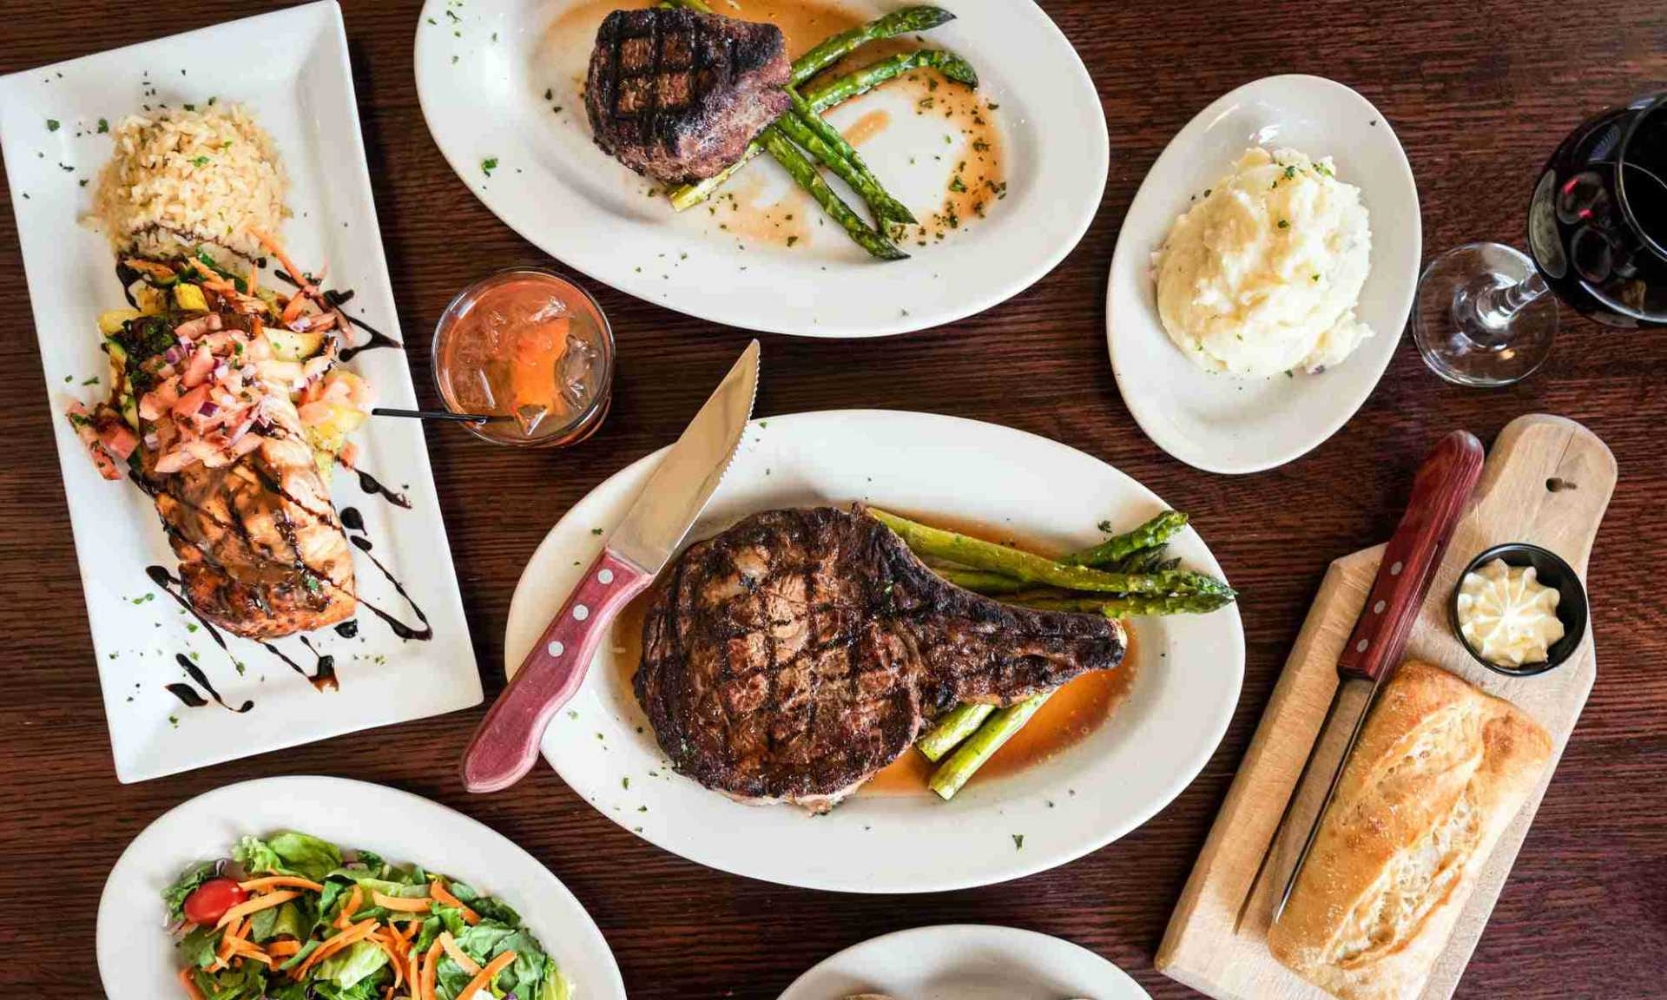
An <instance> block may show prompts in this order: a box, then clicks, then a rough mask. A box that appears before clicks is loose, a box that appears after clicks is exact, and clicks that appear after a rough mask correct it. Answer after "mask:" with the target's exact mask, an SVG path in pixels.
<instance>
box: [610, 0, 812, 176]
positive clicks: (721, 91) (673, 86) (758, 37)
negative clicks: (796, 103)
mask: <svg viewBox="0 0 1667 1000" xmlns="http://www.w3.org/2000/svg"><path fill="white" fill-rule="evenodd" d="M791 72H792V67H791V66H790V65H789V63H788V60H787V41H786V39H784V38H783V37H782V34H781V29H780V28H777V27H776V26H775V25H773V24H755V23H753V22H750V21H737V20H735V19H734V18H729V17H723V16H721V15H718V14H705V13H701V12H699V11H693V10H687V9H684V8H673V9H663V8H652V9H649V10H616V11H614V12H613V13H611V14H609V15H608V16H607V18H606V19H605V20H603V22H602V27H601V29H600V30H599V31H597V33H596V48H595V49H594V50H592V52H591V55H590V76H589V78H588V80H587V81H586V83H585V111H586V112H587V113H588V114H589V116H590V127H591V132H592V133H593V134H594V136H595V138H596V144H597V145H598V146H601V147H602V149H603V150H604V151H606V152H608V153H611V154H612V155H613V156H614V157H616V158H617V159H618V160H619V161H620V162H621V163H624V164H625V165H626V166H628V167H630V168H631V169H632V170H635V171H637V172H638V173H642V174H647V175H649V176H650V177H653V178H655V179H657V180H661V181H665V182H666V183H668V184H683V183H688V182H690V181H696V180H701V179H703V178H706V177H710V176H712V175H713V174H716V173H717V172H718V171H720V170H722V169H723V168H725V167H727V166H729V165H730V164H731V163H734V162H735V161H737V160H739V159H740V158H741V155H742V153H743V152H744V151H745V150H746V148H747V143H748V142H750V141H751V140H752V138H753V137H754V136H756V135H757V134H758V133H759V132H760V131H762V130H763V128H764V126H766V125H768V124H770V123H771V122H772V121H775V120H776V118H777V117H779V116H780V115H781V113H782V112H784V111H786V110H787V105H788V97H787V93H786V91H784V90H783V89H782V88H783V87H784V86H785V85H786V84H787V82H788V79H789V75H790V74H791Z"/></svg>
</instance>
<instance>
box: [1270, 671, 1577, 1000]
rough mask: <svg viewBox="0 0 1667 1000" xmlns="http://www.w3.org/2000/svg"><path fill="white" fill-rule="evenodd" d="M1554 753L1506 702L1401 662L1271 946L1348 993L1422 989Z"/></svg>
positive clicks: (1396, 995)
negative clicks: (1485, 869)
mask: <svg viewBox="0 0 1667 1000" xmlns="http://www.w3.org/2000/svg"><path fill="white" fill-rule="evenodd" d="M1550 757H1551V737H1550V736H1548V735H1547V734H1546V731H1545V730H1544V729H1543V728H1541V726H1540V725H1539V724H1538V723H1536V722H1535V721H1534V720H1533V719H1531V718H1529V717H1528V716H1527V715H1525V714H1524V713H1523V712H1521V711H1519V710H1518V709H1517V708H1516V707H1515V706H1513V705H1511V704H1510V703H1509V702H1506V701H1503V700H1501V699H1499V698H1495V697H1492V696H1491V695H1486V694H1483V693H1482V692H1481V691H1479V690H1477V689H1476V688H1475V687H1473V686H1471V685H1470V684H1469V683H1468V682H1466V681H1464V680H1462V679H1460V678H1458V677H1455V676H1454V675H1452V674H1450V673H1447V672H1446V671H1444V670H1441V669H1438V668H1436V667H1433V666H1430V665H1429V664H1427V663H1418V662H1409V663H1406V664H1404V665H1402V667H1401V668H1400V670H1399V671H1397V672H1396V673H1395V675H1394V676H1393V677H1392V678H1390V680H1389V682H1388V683H1387V684H1386V685H1384V688H1383V690H1382V691H1380V692H1379V693H1378V701H1377V703H1376V704H1375V705H1374V706H1373V708H1372V715H1371V718H1369V719H1367V720H1366V728H1365V729H1364V730H1363V731H1362V733H1361V735H1360V742H1359V743H1358V744H1356V746H1355V750H1354V753H1353V754H1352V755H1351V757H1350V759H1349V762H1348V766H1347V767H1346V768H1345V770H1344V772H1343V777H1342V780H1341V781H1340V782H1339V783H1338V786H1337V794H1336V797H1335V798H1334V799H1333V800H1332V804H1331V807H1330V809H1329V810H1327V813H1326V817H1325V821H1324V822H1323V823H1322V824H1321V826H1320V832H1319V835H1318V836H1317V837H1316V838H1315V841H1314V848H1313V851H1312V853H1311V854H1310V855H1309V858H1308V862H1307V864H1305V865H1304V866H1303V870H1302V874H1301V876H1300V877H1299V878H1298V879H1297V884H1296V887H1295V888H1294V889H1293V890H1292V893H1291V899H1290V902H1289V904H1288V905H1287V906H1286V908H1285V912H1284V914H1283V915H1282V916H1281V917H1280V920H1279V922H1278V923H1276V924H1275V925H1274V926H1273V927H1272V928H1271V929H1270V930H1269V932H1268V948H1269V949H1270V950H1271V951H1272V952H1273V955H1274V957H1275V958H1277V959H1279V961H1280V962H1282V963H1284V964H1285V965H1286V966H1289V967H1290V968H1291V969H1292V970H1294V971H1295V972H1296V973H1297V974H1298V975H1300V976H1302V977H1303V978H1304V979H1307V980H1308V981H1310V982H1312V983H1314V984H1315V985H1317V986H1319V987H1321V988H1322V989H1324V990H1326V991H1327V992H1329V993H1331V994H1333V995H1334V996H1338V997H1343V998H1345V1000H1413V998H1415V997H1417V996H1418V995H1419V994H1420V993H1422V992H1423V990H1424V983H1425V981H1426V980H1427V979H1428V978H1429V974H1430V969H1431V967H1432V966H1433V965H1434V964H1435V960H1436V958H1437V956H1439V955H1440V954H1441V951H1442V949H1443V948H1444V947H1446V944H1447V938H1448V936H1449V935H1450V934H1451V933H1452V930H1453V924H1454V922H1455V921H1456V920H1457V919H1458V916H1459V913H1460V911H1462V910H1463V909H1464V903H1465V900H1466V899H1468V898H1469V896H1470V891H1471V888H1472V887H1473V886H1474V885H1475V882H1476V876H1477V874H1478V872H1479V871H1480V870H1481V867H1482V865H1483V864H1484V863H1485V862H1486V861H1487V857H1488V855H1489V854H1490V853H1492V851H1493V847H1494V844H1496V843H1497V842H1498V840H1499V837H1500V834H1502V833H1504V831H1505V828H1506V827H1507V826H1509V825H1510V823H1511V820H1512V818H1513V817H1515V816H1516V814H1517V810H1518V809H1520V808H1521V806H1522V803H1523V800H1524V799H1525V798H1527V796H1528V793H1529V792H1530V791H1531V790H1532V789H1533V788H1534V786H1535V784H1536V783H1537V782H1538V781H1539V778H1540V774H1541V772H1542V771H1543V770H1544V769H1545V765H1546V762H1547V761H1548V760H1549V759H1550Z"/></svg>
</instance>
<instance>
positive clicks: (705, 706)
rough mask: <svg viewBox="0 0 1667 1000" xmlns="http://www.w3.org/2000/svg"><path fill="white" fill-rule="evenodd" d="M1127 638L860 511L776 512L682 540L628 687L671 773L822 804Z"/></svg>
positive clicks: (748, 795)
mask: <svg viewBox="0 0 1667 1000" xmlns="http://www.w3.org/2000/svg"><path fill="white" fill-rule="evenodd" d="M1126 645H1127V636H1126V635H1125V634H1124V632H1123V629H1122V626H1120V625H1119V624H1118V623H1117V622H1114V621H1110V620H1108V619H1106V618H1104V617H1102V616H1099V615H1084V614H1066V613H1058V612H1043V611H1029V610H1026V609H1023V608H1014V607H1009V606H1007V605H1004V604H1001V603H999V602H997V601H993V600H991V599H989V598H987V597H981V596H979V595H977V594H973V593H971V592H969V591H966V590H962V589H961V588H959V587H956V586H954V585H952V584H950V583H947V582H945V581H944V580H943V579H942V578H941V577H939V576H938V575H937V574H935V573H933V572H932V571H931V569H930V568H928V567H927V566H926V565H925V564H924V563H922V562H921V561H920V560H919V559H917V558H916V557H915V555H914V554H913V553H912V552H910V551H909V549H908V547H907V546H906V545H904V543H903V541H902V540H901V539H899V538H898V537H897V536H896V535H895V534H893V533H892V531H891V529H889V528H887V527H886V526H885V525H883V524H881V523H879V522H878V521H876V520H874V519H873V518H871V517H869V516H868V515H867V514H865V513H864V512H863V510H862V508H861V507H860V506H859V507H857V508H855V509H854V510H852V511H850V512H846V511H842V510H838V509H835V508H832V507H817V508H811V509H803V510H773V511H766V512H764V513H761V514H755V515H753V516H752V517H749V518H747V519H746V520H744V521H742V522H741V523H739V524H737V525H735V526H734V527H733V528H730V529H729V530H728V531H725V532H723V533H722V534H720V535H718V536H717V537H715V538H712V539H709V540H707V541H704V542H700V543H698V544H696V545H693V546H691V547H690V548H689V549H688V551H686V552H685V553H684V554H683V555H682V556H681V557H680V558H679V559H678V560H677V561H676V563H675V564H674V565H673V566H672V567H671V568H670V569H668V570H667V571H666V572H665V573H664V574H663V575H662V577H661V579H660V580H659V581H658V582H657V583H656V584H655V589H654V590H653V591H652V593H651V596H650V603H649V607H648V611H647V614H646V617H645V620H644V623H643V655H642V663H641V664H640V665H639V666H638V669H637V674H636V680H635V688H636V693H637V700H638V701H639V702H641V703H642V706H643V709H644V710H645V711H646V712H647V713H648V718H649V721H650V722H652V723H653V725H654V733H655V736H656V737H657V738H658V740H659V742H660V746H661V748H662V749H663V750H664V751H665V752H666V754H667V755H668V757H669V758H670V760H671V763H672V766H673V767H675V768H676V769H677V770H678V771H679V772H681V773H683V774H686V775H689V776H690V777H692V778H694V779H695V780H697V781H699V782H701V783H702V784H704V785H706V786H708V787H709V788H714V789H717V790H719V791H721V792H724V793H726V794H728V795H730V796H733V797H735V798H738V799H743V800H748V801H755V802H782V801H786V802H794V803H797V804H799V805H802V806H805V807H806V808H809V809H813V810H818V811H819V810H823V809H827V808H830V807H831V806H832V805H833V804H834V803H836V802H838V801H839V800H840V799H841V798H843V797H844V796H846V795H848V794H850V793H851V792H852V791H854V790H855V789H856V788H857V786H859V785H861V784H862V783H863V782H864V781H867V780H868V779H869V778H870V777H872V776H873V775H874V773H875V772H876V771H878V770H880V769H881V768H883V767H885V766H886V765H887V764H889V763H891V762H892V761H893V760H895V759H897V757H898V756H899V755H900V754H902V753H903V752H904V751H905V750H907V749H908V748H909V747H910V746H911V745H912V744H913V743H914V741H915V740H916V738H917V737H918V736H919V734H920V732H921V729H922V726H923V725H924V724H925V722H926V721H927V720H929V719H931V718H933V717H934V716H936V715H938V714H939V713H940V712H942V711H944V710H946V709H948V708H950V707H951V706H953V705H955V704H957V703H960V702H988V703H994V704H1000V705H1006V704H1011V703H1013V702H1016V701H1020V700H1022V699H1024V698H1028V697H1030V696H1031V695H1033V694H1036V693H1038V692H1041V691H1045V690H1048V689H1050V688H1053V687H1056V686H1058V685H1060V684H1062V683H1064V682H1065V681H1068V680H1070V679H1071V678H1073V677H1075V676H1077V675H1078V674H1081V673H1084V672H1086V671H1089V670H1109V669H1112V668H1114V667H1116V666H1118V665H1119V664H1120V663H1121V662H1122V660H1123V653H1124V650H1125V648H1126Z"/></svg>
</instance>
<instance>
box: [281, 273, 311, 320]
mask: <svg viewBox="0 0 1667 1000" xmlns="http://www.w3.org/2000/svg"><path fill="white" fill-rule="evenodd" d="M296 280H298V281H299V280H300V279H299V278H298V279H296ZM306 301H307V293H306V291H305V290H303V291H299V292H296V293H295V294H294V295H292V296H290V299H289V301H288V302H286V303H284V311H283V313H282V314H280V315H279V317H278V319H279V320H281V321H282V322H283V324H284V325H285V326H288V325H290V324H291V323H293V322H295V319H296V317H297V316H300V315H301V305H302V303H304V302H306Z"/></svg>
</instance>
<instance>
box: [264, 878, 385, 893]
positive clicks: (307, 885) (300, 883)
mask: <svg viewBox="0 0 1667 1000" xmlns="http://www.w3.org/2000/svg"><path fill="white" fill-rule="evenodd" d="M237 885H238V888H240V889H247V890H248V891H250V892H265V891H266V890H268V889H310V890H312V891H313V892H323V891H324V886H322V885H319V884H318V883H317V882H314V881H313V880H311V879H305V878H297V877H295V876H294V875H268V876H266V877H265V878H252V879H250V880H248V881H247V882H239V883H237ZM355 888H357V887H355Z"/></svg>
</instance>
